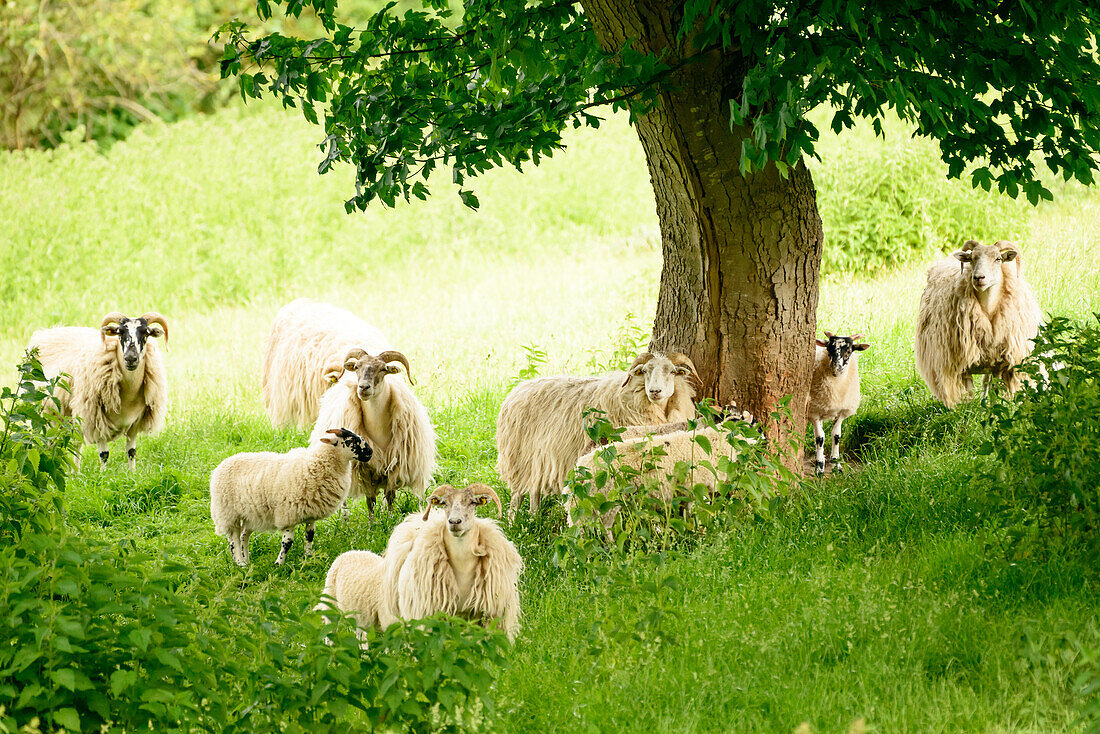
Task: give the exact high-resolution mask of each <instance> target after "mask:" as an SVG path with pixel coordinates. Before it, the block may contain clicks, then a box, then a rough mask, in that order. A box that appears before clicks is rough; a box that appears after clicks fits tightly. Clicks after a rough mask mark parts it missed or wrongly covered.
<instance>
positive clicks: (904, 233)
mask: <svg viewBox="0 0 1100 734" xmlns="http://www.w3.org/2000/svg"><path fill="white" fill-rule="evenodd" d="M946 174H947V168H946V166H944V165H943V163H941V162H940V161H939V160H938V159H937V158H936V154H935V150H934V146H933V145H932V144H931V143H930V142H928V141H925V140H920V139H910V138H908V136H907V135H906V134H905V133H904V132H901V131H896V132H895V137H894V138H892V139H890V140H888V141H886V142H884V143H883V144H881V145H877V146H868V147H860V146H852V148H850V149H849V150H848V151H846V152H844V153H841V154H838V155H835V156H833V157H831V158H830V159H828V160H826V161H825V162H823V163H822V164H820V165H818V166H815V167H814V169H813V175H814V185H815V186H817V187H818V190H819V192H820V195H819V196H818V208H819V211H820V213H821V222H822V226H823V228H824V230H825V250H824V256H823V260H822V270H823V271H824V272H833V273H839V272H853V273H870V272H873V271H876V270H880V269H882V268H886V267H890V266H894V265H902V264H907V263H911V262H922V261H928V260H931V259H933V258H935V257H938V256H939V255H940V254H941V253H944V252H948V251H950V250H953V249H956V248H958V247H959V246H960V245H961V244H962V242H963V240H965V239H977V240H981V241H985V242H994V241H996V240H1002V239H1004V240H1019V239H1020V238H1021V237H1022V236H1023V235H1024V234H1025V233H1026V231H1027V227H1026V221H1027V220H1026V216H1027V206H1026V204H1023V202H1021V201H1018V200H1013V199H1010V198H1008V197H1006V196H1000V195H997V194H995V193H985V192H981V191H974V190H973V189H972V188H971V187H970V186H968V185H967V184H965V183H964V182H962V181H945V180H944V178H945V176H946Z"/></svg>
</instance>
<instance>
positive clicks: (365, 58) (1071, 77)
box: [220, 0, 1100, 212]
mask: <svg viewBox="0 0 1100 734" xmlns="http://www.w3.org/2000/svg"><path fill="white" fill-rule="evenodd" d="M659 7H660V8H661V10H662V14H663V16H664V17H667V18H668V21H669V27H668V28H667V29H664V32H665V34H666V35H667V38H668V44H667V46H666V47H664V48H660V49H641V48H638V47H637V46H638V44H637V43H635V42H634V41H633V40H628V41H627V42H626V43H625V44H624V45H623V46H622V47H621V48H618V49H614V50H612V51H607V50H604V49H603V48H601V46H600V44H599V43H598V42H597V39H596V36H595V34H594V33H593V32H592V28H591V25H590V22H589V20H588V19H587V18H586V16H585V14H584V12H583V10H582V9H581V7H580V6H579V5H577V4H574V3H573V2H566V1H564V0H491V1H490V0H469V1H468V2H465V3H463V5H462V7H461V8H459V9H455V8H452V7H450V6H448V5H447V4H446V2H445V0H424V2H423V6H422V8H420V9H410V10H404V11H398V10H397V9H396V7H395V4H394V3H390V4H389V5H386V6H385V7H384V8H383V9H382V10H380V11H379V12H378V13H376V14H375V15H374V16H373V17H372V18H371V19H370V20H369V21H368V22H367V23H366V24H365V25H361V26H359V27H353V26H351V25H348V24H345V23H343V22H341V20H340V17H341V16H340V14H339V12H338V2H337V0H259V2H258V3H257V11H258V14H259V16H260V18H261V19H266V18H268V17H270V15H271V14H272V12H275V11H281V12H283V13H285V14H287V15H289V16H298V15H300V14H301V13H302V12H303V11H306V10H312V11H313V12H315V13H316V14H317V16H318V17H319V18H320V20H321V22H322V24H323V26H324V28H325V29H326V31H327V34H326V35H324V36H322V37H318V38H293V37H289V36H285V35H281V34H278V33H275V34H269V35H263V36H258V37H257V36H254V35H252V34H251V33H250V31H249V28H248V26H247V25H245V24H244V23H242V22H240V21H233V22H231V23H227V24H226V25H225V26H223V27H222V29H221V31H220V33H221V35H222V37H223V38H225V39H226V40H227V44H226V49H225V53H224V57H223V59H222V73H223V76H230V75H236V76H237V77H238V80H239V84H240V90H241V94H242V95H243V96H244V97H246V98H248V97H260V96H263V95H265V94H267V95H273V96H275V97H277V98H279V99H281V100H282V101H283V103H284V104H286V105H289V106H298V107H300V108H301V110H302V112H303V114H304V115H305V116H306V118H308V119H309V120H310V121H313V122H320V120H319V116H320V117H323V124H324V128H325V138H324V141H323V143H322V144H321V146H320V147H321V150H322V159H321V162H320V165H319V166H318V170H319V171H320V172H321V173H324V172H326V171H328V170H330V168H331V167H332V166H333V165H334V164H336V163H340V162H349V163H351V164H352V165H354V166H355V170H356V177H355V181H356V190H355V195H354V196H352V197H351V198H350V199H349V200H348V202H347V208H348V211H349V212H350V211H353V210H354V209H355V208H359V209H362V208H364V207H366V206H367V204H369V203H370V202H371V201H372V200H374V199H376V198H377V199H379V200H381V201H382V202H384V203H385V204H387V205H393V204H394V203H395V202H396V200H397V199H398V198H399V197H403V198H405V199H408V198H410V197H417V198H425V197H426V196H427V195H428V193H429V177H430V176H431V174H432V173H433V172H434V171H435V169H436V168H439V167H445V168H450V169H451V172H452V180H453V181H454V182H455V183H456V184H458V185H459V187H460V195H461V196H462V198H463V200H464V201H465V202H466V204H467V205H469V206H472V207H476V206H477V203H478V202H477V198H476V196H475V195H474V194H473V192H471V191H469V190H468V189H467V188H466V186H468V179H470V178H471V177H472V176H476V175H477V174H478V173H481V172H482V171H485V170H487V169H489V168H491V167H494V166H501V165H505V164H508V165H513V166H516V167H520V166H522V165H523V164H524V163H527V162H533V163H536V164H537V163H538V162H539V160H540V159H541V158H542V157H544V156H547V155H550V154H552V153H553V152H554V151H555V150H557V149H559V148H561V147H562V132H563V131H564V130H565V129H566V128H567V127H568V126H570V125H574V126H577V125H593V126H598V125H599V122H600V117H599V112H600V108H601V107H604V108H606V107H626V108H628V109H630V110H631V111H632V113H643V112H645V111H646V110H647V109H649V108H651V107H652V105H654V104H655V103H656V100H657V91H658V90H659V89H660V88H661V85H662V84H674V83H675V75H674V74H673V73H672V72H674V71H675V70H676V69H678V68H681V67H684V66H686V65H689V64H693V63H697V62H699V61H700V60H703V59H707V58H710V57H713V56H714V55H721V56H722V57H724V58H727V59H730V60H731V61H732V62H733V63H735V64H736V65H737V66H738V68H739V69H740V70H741V71H742V72H743V73H742V74H741V84H740V86H739V87H737V88H730V89H729V90H728V95H727V96H728V101H729V111H728V114H729V119H730V125H731V126H733V125H750V126H751V131H752V134H751V136H749V137H747V138H745V139H744V140H743V142H742V147H741V151H740V167H741V171H742V172H743V173H745V172H749V171H752V170H754V169H758V168H761V167H763V166H765V165H766V164H767V163H768V162H775V163H776V164H777V165H778V166H779V167H780V169H781V170H784V168H785V167H787V166H791V165H794V164H796V163H797V161H798V160H799V159H800V158H801V157H802V156H803V155H813V154H814V146H815V142H816V140H817V138H818V134H819V131H818V130H817V129H816V128H815V127H814V126H813V125H812V124H811V123H810V122H809V121H808V120H807V119H806V113H807V112H808V111H809V110H810V109H812V108H814V107H816V106H818V105H821V104H828V105H829V106H830V107H831V109H832V118H831V126H832V128H833V129H834V130H836V131H841V130H843V129H845V128H848V127H851V126H852V125H853V124H854V121H855V119H856V118H860V117H862V118H869V119H870V120H872V122H873V124H874V125H875V127H876V130H880V129H881V128H880V124H881V121H882V119H883V117H884V115H887V114H889V112H890V111H893V112H894V113H896V114H897V115H899V116H900V117H902V118H903V119H905V120H908V121H910V122H912V123H913V125H914V126H915V131H916V132H915V134H916V135H921V136H927V137H930V138H934V139H935V140H937V141H938V143H939V145H940V150H941V152H942V157H943V160H944V161H945V162H946V163H947V164H948V166H949V171H950V175H952V176H963V175H968V176H969V177H970V178H971V180H972V182H973V183H974V185H975V186H979V185H980V186H982V187H984V188H986V189H989V188H990V187H991V186H993V185H994V184H995V185H996V186H997V187H998V189H999V190H1000V191H1002V192H1005V193H1007V194H1008V195H1010V196H1013V197H1015V196H1017V195H1018V194H1019V193H1021V192H1022V193H1023V194H1025V195H1026V196H1027V197H1028V199H1029V200H1030V201H1032V202H1033V203H1034V202H1036V201H1037V200H1038V199H1040V198H1049V197H1050V192H1049V190H1048V189H1047V187H1046V186H1044V184H1043V182H1042V180H1041V175H1043V172H1042V170H1041V167H1039V166H1037V163H1043V164H1045V167H1046V168H1048V169H1049V170H1050V171H1052V172H1054V173H1055V174H1058V175H1060V176H1062V177H1064V178H1065V179H1067V180H1068V179H1076V180H1078V181H1081V182H1083V183H1086V184H1088V183H1092V181H1093V178H1094V172H1095V171H1096V168H1097V161H1096V158H1095V156H1096V154H1097V153H1098V152H1100V124H1098V114H1100V60H1098V58H1100V57H1098V49H1097V31H1098V30H1100V7H1098V6H1096V5H1094V4H1092V3H1089V2H1082V1H1078V0H1055V1H1054V2H1048V3H1045V4H1043V5H1042V6H1039V5H1036V4H1032V3H1029V2H1026V1H1024V0H1021V1H1020V2H1017V3H1004V2H993V1H992V0H956V1H953V2H919V1H917V0H908V1H906V0H900V1H899V2H891V3H876V2H855V1H854V0H817V1H815V2H803V1H802V0H797V1H796V0H788V1H787V2H763V1H762V0H749V1H748V2H740V1H738V2H732V1H730V0H720V1H719V2H717V3H714V2H711V0H707V1H705V2H704V1H703V0H687V1H686V2H682V3H667V4H660V5H659ZM623 31H624V32H623V33H622V35H623V36H625V37H628V38H631V39H633V38H635V37H638V36H640V35H641V33H640V30H639V32H634V31H633V30H632V29H630V28H625V29H623Z"/></svg>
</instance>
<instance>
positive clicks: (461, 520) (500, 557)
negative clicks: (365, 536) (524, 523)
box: [318, 483, 523, 640]
mask: <svg viewBox="0 0 1100 734" xmlns="http://www.w3.org/2000/svg"><path fill="white" fill-rule="evenodd" d="M490 499H491V500H492V501H494V502H495V503H496V505H497V509H498V511H499V510H500V509H501V504H500V498H499V497H497V494H496V492H494V491H493V490H492V488H490V487H489V486H487V485H485V484H480V483H478V484H471V485H470V486H468V487H465V488H463V489H456V488H455V487H452V486H451V485H449V484H444V485H442V486H440V487H437V488H436V490H435V491H434V492H432V494H431V496H430V497H429V498H428V506H427V508H426V509H425V511H424V513H423V515H421V514H419V513H413V514H411V515H409V516H408V517H407V518H405V520H404V521H403V522H402V523H401V524H400V525H398V526H397V527H396V528H394V530H393V533H392V534H391V535H390V539H389V542H388V543H387V545H386V553H385V556H381V557H380V556H377V555H375V554H374V553H369V552H365V551H349V552H347V553H343V554H341V555H340V556H338V557H337V558H336V560H335V561H334V562H333V564H332V567H331V568H330V569H329V572H328V575H327V577H326V578H325V590H324V592H323V593H324V596H326V597H329V598H330V599H331V600H332V601H333V602H335V606H336V608H337V609H340V610H341V611H343V612H345V613H351V614H354V616H355V618H356V620H357V622H358V623H359V625H360V626H361V627H366V626H370V625H373V626H375V627H377V628H379V629H385V628H386V627H388V626H389V625H391V624H393V623H394V622H397V621H398V620H402V619H403V620H414V619H421V618H423V617H427V616H430V615H432V614H438V613H440V612H443V613H446V614H452V615H460V616H464V617H467V618H472V619H476V620H479V621H481V622H482V623H483V624H485V625H486V626H490V625H496V626H499V627H500V628H501V629H502V630H503V631H504V632H505V634H507V635H508V638H509V639H510V640H515V637H516V634H517V633H518V631H519V618H520V603H519V577H520V574H521V573H522V572H523V559H522V558H520V556H519V553H518V552H517V551H516V548H515V546H514V545H513V544H512V542H511V541H510V540H508V539H507V538H506V537H505V536H504V534H503V533H502V532H501V531H500V528H499V527H498V526H497V524H496V522H495V521H493V520H489V519H484V518H479V517H477V515H476V508H477V506H478V505H482V504H485V503H486V502H488V501H489V500H490ZM432 508H439V509H440V510H442V511H443V512H441V513H436V514H435V515H434V516H433V515H432V514H431V512H432ZM323 606H324V602H322V604H320V605H318V608H323Z"/></svg>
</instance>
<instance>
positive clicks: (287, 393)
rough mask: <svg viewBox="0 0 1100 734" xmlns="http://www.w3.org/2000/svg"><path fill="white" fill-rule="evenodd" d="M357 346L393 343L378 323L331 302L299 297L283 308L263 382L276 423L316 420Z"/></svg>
mask: <svg viewBox="0 0 1100 734" xmlns="http://www.w3.org/2000/svg"><path fill="white" fill-rule="evenodd" d="M352 347H360V348H362V349H365V350H367V351H368V352H370V353H371V354H380V353H382V352H387V351H391V350H392V349H393V347H392V346H390V344H389V342H388V341H386V338H385V337H384V336H383V335H382V332H381V331H379V330H378V329H377V328H375V327H373V326H371V325H370V324H368V323H367V322H365V321H363V320H362V319H360V318H359V317H358V316H356V315H355V314H353V313H351V312H350V311H346V310H344V309H342V308H338V307H336V306H333V305H331V304H328V303H321V302H319V301H314V300H312V299H309V298H299V299H298V300H296V301H291V302H290V303H288V304H287V305H285V306H283V307H282V308H281V309H279V313H277V314H276V315H275V323H273V324H272V325H271V333H270V334H269V335H268V338H267V344H266V346H265V348H264V363H263V380H262V385H261V392H262V394H263V400H264V408H265V409H266V410H267V414H268V417H270V418H271V422H272V424H273V425H274V426H276V427H282V426H286V425H290V424H294V425H295V426H297V427H298V428H305V427H306V426H309V425H312V424H313V422H314V421H316V420H317V413H318V411H319V409H320V406H321V396H322V395H324V393H325V390H327V389H328V387H329V385H331V384H332V383H334V382H336V380H337V379H338V378H339V376H340V374H341V373H342V372H343V369H342V367H341V365H342V364H343V361H344V360H343V357H344V355H345V354H347V353H348V350H349V349H351V348H352ZM329 427H330V428H331V427H332V426H329Z"/></svg>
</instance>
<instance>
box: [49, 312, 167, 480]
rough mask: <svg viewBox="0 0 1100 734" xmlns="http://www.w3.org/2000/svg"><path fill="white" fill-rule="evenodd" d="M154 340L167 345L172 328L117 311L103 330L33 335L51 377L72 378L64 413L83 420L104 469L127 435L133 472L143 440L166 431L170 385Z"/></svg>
mask: <svg viewBox="0 0 1100 734" xmlns="http://www.w3.org/2000/svg"><path fill="white" fill-rule="evenodd" d="M150 337H154V338H160V337H163V338H164V344H165V346H167V344H168V322H167V321H166V320H165V318H164V317H163V316H161V315H160V314H159V313H156V312H149V313H147V314H145V315H144V316H140V317H138V318H127V317H126V316H124V315H123V314H121V313H119V312H117V311H115V312H112V313H109V314H107V315H106V316H104V317H103V322H102V323H101V324H100V327H99V329H98V330H96V329H93V328H90V327H84V326H63V327H58V328H54V329H42V330H39V331H36V332H34V334H32V335H31V341H30V348H32V349H33V348H37V349H38V358H39V360H41V362H42V367H43V370H44V372H45V374H46V376H47V377H51V378H52V377H56V376H57V375H60V374H62V373H65V374H68V375H69V380H68V381H69V389H68V390H63V391H60V392H59V394H58V400H59V403H60V412H61V414H62V415H72V416H76V417H79V418H80V419H81V421H82V425H81V431H82V432H83V435H84V441H85V442H86V443H89V444H95V445H96V447H97V448H98V450H99V458H100V461H101V462H102V463H104V464H106V463H107V459H108V457H109V456H110V451H109V448H108V444H110V442H111V441H114V440H115V439H116V438H118V437H119V436H122V435H125V436H126V458H127V462H128V463H129V466H130V469H133V468H134V465H135V463H136V457H137V437H138V435H139V434H142V433H155V432H157V431H159V430H160V429H161V428H163V427H164V417H165V414H166V413H167V412H168V379H167V375H166V373H165V368H164V363H163V361H162V360H161V355H160V351H159V349H158V347H157V345H156V344H155V343H154V342H150V341H149V338H150Z"/></svg>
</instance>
